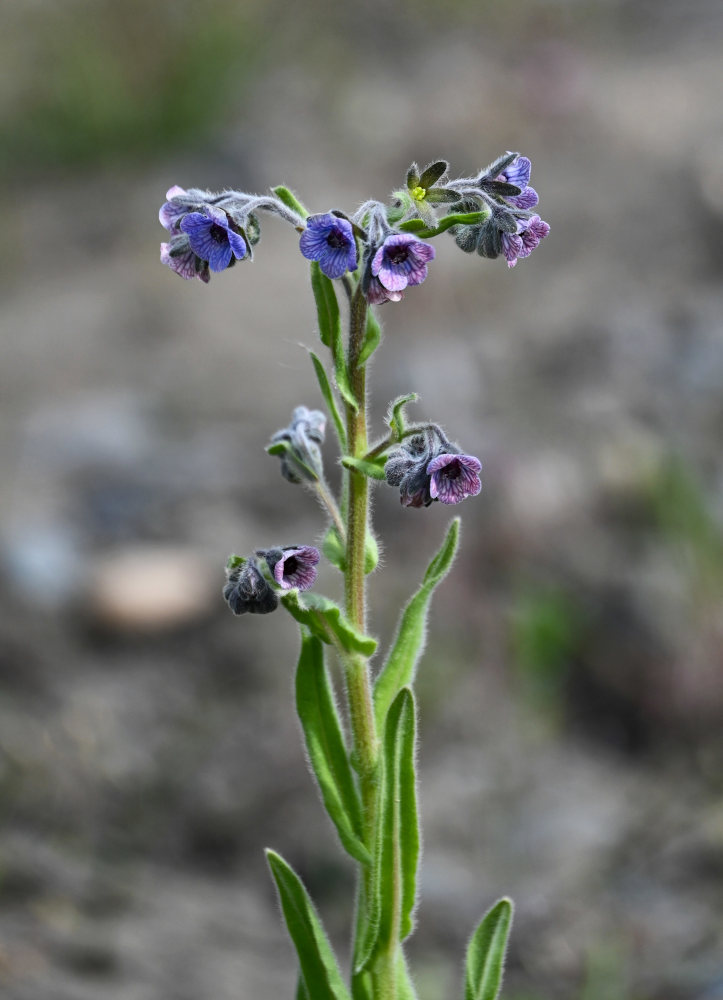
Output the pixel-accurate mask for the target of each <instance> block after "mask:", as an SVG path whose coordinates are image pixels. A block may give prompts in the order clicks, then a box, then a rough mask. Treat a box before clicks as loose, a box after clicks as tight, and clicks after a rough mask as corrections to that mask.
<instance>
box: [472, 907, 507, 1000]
mask: <svg viewBox="0 0 723 1000" xmlns="http://www.w3.org/2000/svg"><path fill="white" fill-rule="evenodd" d="M513 909H514V907H513V904H512V900H511V899H507V898H506V897H503V898H502V899H500V900H498V901H497V902H496V903H495V905H494V906H493V907H492V909H491V910H489V911H488V912H487V913H486V914H485V916H484V917H483V918H482V920H481V922H480V924H479V926H478V927H477V930H476V931H475V932H474V934H473V935H472V938H471V940H470V942H469V945H468V947H467V963H466V977H465V987H464V997H465V1000H496V997H497V996H498V995H499V992H500V986H501V985H502V973H503V971H504V965H505V952H506V950H507V938H508V936H509V933H510V925H511V924H512V914H513Z"/></svg>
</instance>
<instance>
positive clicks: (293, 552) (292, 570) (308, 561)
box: [265, 545, 321, 590]
mask: <svg viewBox="0 0 723 1000" xmlns="http://www.w3.org/2000/svg"><path fill="white" fill-rule="evenodd" d="M265 556H266V563H267V565H268V567H269V569H270V570H271V573H272V574H273V577H274V580H275V581H276V583H277V584H278V585H279V587H281V589H282V590H291V589H292V588H293V587H296V588H297V589H298V590H308V589H309V588H310V587H313V586H314V581H315V580H316V573H317V570H316V567H317V564H318V562H319V559H320V558H321V556H320V553H319V550H318V549H317V548H314V546H313V545H287V546H286V547H285V548H283V549H270V550H269V551H268V552H266V553H265Z"/></svg>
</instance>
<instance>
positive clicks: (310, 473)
mask: <svg viewBox="0 0 723 1000" xmlns="http://www.w3.org/2000/svg"><path fill="white" fill-rule="evenodd" d="M266 452H267V454H268V455H281V456H283V455H286V454H287V452H288V453H289V454H290V455H291V458H292V461H291V465H292V466H296V467H297V469H303V470H304V471H305V472H306V474H307V477H308V479H309V482H312V483H313V482H318V479H319V477H318V475H317V474H316V471H315V470H314V469H312V468H311V466H310V465H307V464H306V462H302V461H301V459H300V458H299V454H298V452H296V451H294V448H293V445H292V444H291V442H290V441H274V442H272V444H267V445H266ZM301 481H302V479H301V476H299V478H298V479H296V480H295V482H301Z"/></svg>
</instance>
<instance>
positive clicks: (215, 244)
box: [180, 205, 246, 271]
mask: <svg viewBox="0 0 723 1000" xmlns="http://www.w3.org/2000/svg"><path fill="white" fill-rule="evenodd" d="M180 227H181V230H182V231H183V232H184V233H186V234H187V235H188V240H189V243H190V245H191V249H192V250H193V252H194V253H195V254H196V255H197V256H198V257H200V258H201V260H206V261H208V266H209V267H210V268H211V270H212V271H225V270H226V268H227V267H228V266H229V264H230V263H231V260H232V258H234V259H235V260H242V259H243V258H244V257H245V256H246V241H245V240H244V238H243V236H240V235H239V234H238V233H237V232H235V231H234V230H233V229H232V227H231V223H230V221H229V218H228V216H227V215H226V213H225V212H224V211H223V210H222V209H220V208H214V206H213V205H206V206H204V209H203V211H202V212H190V213H189V214H188V215H185V216H184V217H183V218H182V219H181V223H180Z"/></svg>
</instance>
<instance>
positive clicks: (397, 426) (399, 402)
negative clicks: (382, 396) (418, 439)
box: [387, 392, 419, 441]
mask: <svg viewBox="0 0 723 1000" xmlns="http://www.w3.org/2000/svg"><path fill="white" fill-rule="evenodd" d="M418 399H419V396H418V395H417V393H416V392H409V393H407V395H406V396H397V398H396V399H395V400H393V401H392V402H391V403H390V404H389V409H388V411H387V427H389V429H390V430H391V432H392V437H393V438H394V440H395V441H401V440H402V436H403V435H404V426H405V425H404V407H405V406H406V405H407V403H416V402H417V400H418Z"/></svg>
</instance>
